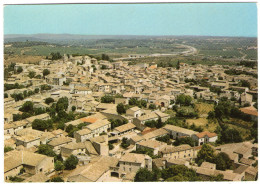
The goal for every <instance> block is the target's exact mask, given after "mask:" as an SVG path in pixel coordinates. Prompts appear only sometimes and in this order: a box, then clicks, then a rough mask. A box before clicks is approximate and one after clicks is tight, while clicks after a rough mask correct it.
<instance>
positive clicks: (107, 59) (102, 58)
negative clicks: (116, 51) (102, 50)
mask: <svg viewBox="0 0 260 186" xmlns="http://www.w3.org/2000/svg"><path fill="white" fill-rule="evenodd" d="M101 60H106V61H109V60H110V58H109V56H108V55H106V54H102V55H101Z"/></svg>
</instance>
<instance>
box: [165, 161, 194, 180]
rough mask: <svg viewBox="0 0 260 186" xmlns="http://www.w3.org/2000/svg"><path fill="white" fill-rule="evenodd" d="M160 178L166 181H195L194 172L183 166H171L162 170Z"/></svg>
mask: <svg viewBox="0 0 260 186" xmlns="http://www.w3.org/2000/svg"><path fill="white" fill-rule="evenodd" d="M162 178H163V179H165V180H167V179H168V180H167V181H197V180H198V177H197V175H196V172H195V170H193V169H190V168H188V167H186V166H185V165H173V166H171V167H169V168H166V169H163V170H162Z"/></svg>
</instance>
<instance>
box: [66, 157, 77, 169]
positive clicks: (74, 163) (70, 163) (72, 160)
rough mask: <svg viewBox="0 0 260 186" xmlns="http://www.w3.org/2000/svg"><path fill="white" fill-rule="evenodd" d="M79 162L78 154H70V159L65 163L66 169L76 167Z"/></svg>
mask: <svg viewBox="0 0 260 186" xmlns="http://www.w3.org/2000/svg"><path fill="white" fill-rule="evenodd" d="M78 162H79V160H78V158H77V157H76V156H73V155H70V157H68V159H67V160H66V161H65V163H64V165H65V169H66V170H72V169H75V168H76V166H77V164H78Z"/></svg>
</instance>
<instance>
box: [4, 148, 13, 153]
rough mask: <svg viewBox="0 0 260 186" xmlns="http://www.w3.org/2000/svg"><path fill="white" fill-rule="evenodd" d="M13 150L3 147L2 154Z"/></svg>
mask: <svg viewBox="0 0 260 186" xmlns="http://www.w3.org/2000/svg"><path fill="white" fill-rule="evenodd" d="M11 150H14V149H13V148H12V147H4V153H6V152H9V151H11Z"/></svg>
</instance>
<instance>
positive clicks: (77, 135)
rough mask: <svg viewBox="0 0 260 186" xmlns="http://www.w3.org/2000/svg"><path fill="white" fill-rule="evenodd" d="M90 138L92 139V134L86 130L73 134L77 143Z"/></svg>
mask: <svg viewBox="0 0 260 186" xmlns="http://www.w3.org/2000/svg"><path fill="white" fill-rule="evenodd" d="M92 137H94V134H93V133H92V131H91V130H90V129H88V128H85V129H82V130H79V131H76V132H74V138H75V139H76V142H77V143H79V142H84V141H86V140H88V139H90V138H92Z"/></svg>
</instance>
